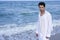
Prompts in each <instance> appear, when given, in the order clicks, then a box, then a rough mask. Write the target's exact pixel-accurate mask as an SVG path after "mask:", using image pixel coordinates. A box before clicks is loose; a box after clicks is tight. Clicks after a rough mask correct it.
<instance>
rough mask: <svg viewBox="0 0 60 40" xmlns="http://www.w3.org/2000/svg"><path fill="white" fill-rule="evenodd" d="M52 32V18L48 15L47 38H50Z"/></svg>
mask: <svg viewBox="0 0 60 40" xmlns="http://www.w3.org/2000/svg"><path fill="white" fill-rule="evenodd" d="M52 30H53V26H52V16H51V15H50V16H49V17H48V29H47V37H50V36H51V31H52Z"/></svg>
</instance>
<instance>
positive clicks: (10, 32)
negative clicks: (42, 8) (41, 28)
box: [0, 1, 60, 40]
mask: <svg viewBox="0 0 60 40" xmlns="http://www.w3.org/2000/svg"><path fill="white" fill-rule="evenodd" d="M38 3H39V2H38V1H0V40H36V39H37V38H36V36H35V25H36V22H37V20H38V11H39V9H38ZM46 10H48V11H49V12H50V13H51V14H52V17H53V29H54V30H53V32H52V35H54V34H56V33H59V32H60V29H59V28H60V2H59V1H46Z"/></svg>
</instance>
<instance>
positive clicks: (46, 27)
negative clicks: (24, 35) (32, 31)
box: [36, 11, 53, 37]
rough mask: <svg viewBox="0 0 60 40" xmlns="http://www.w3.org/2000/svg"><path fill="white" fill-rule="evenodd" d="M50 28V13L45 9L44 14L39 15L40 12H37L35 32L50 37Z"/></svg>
mask: <svg viewBox="0 0 60 40" xmlns="http://www.w3.org/2000/svg"><path fill="white" fill-rule="evenodd" d="M52 30H53V27H52V16H51V14H50V13H49V12H47V11H45V13H44V15H43V16H40V12H39V17H38V22H37V26H36V33H38V34H39V36H45V37H46V36H47V37H50V35H51V31H52Z"/></svg>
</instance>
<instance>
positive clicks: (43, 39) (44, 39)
mask: <svg viewBox="0 0 60 40" xmlns="http://www.w3.org/2000/svg"><path fill="white" fill-rule="evenodd" d="M38 39H39V40H49V39H46V38H45V37H39V38H38Z"/></svg>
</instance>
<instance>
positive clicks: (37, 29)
mask: <svg viewBox="0 0 60 40" xmlns="http://www.w3.org/2000/svg"><path fill="white" fill-rule="evenodd" d="M39 26H40V23H39V19H38V21H37V23H36V33H37V34H38V31H39Z"/></svg>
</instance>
